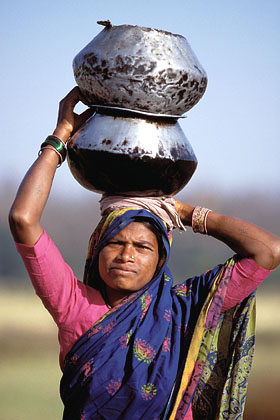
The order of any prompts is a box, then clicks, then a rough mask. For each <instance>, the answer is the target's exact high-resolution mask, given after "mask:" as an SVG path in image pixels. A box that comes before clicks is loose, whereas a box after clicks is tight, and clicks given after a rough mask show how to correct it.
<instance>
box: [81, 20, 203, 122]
mask: <svg viewBox="0 0 280 420" xmlns="http://www.w3.org/2000/svg"><path fill="white" fill-rule="evenodd" d="M105 24H106V27H105V28H104V29H103V30H102V31H101V32H100V33H99V34H98V35H97V36H96V37H95V38H94V39H93V40H92V41H91V42H90V43H89V44H88V45H87V46H86V47H85V48H84V49H83V50H82V51H81V52H80V53H79V54H77V56H76V57H75V58H74V61H73V70H74V76H75V79H76V82H77V84H78V86H79V87H80V89H81V91H82V92H83V93H84V95H85V97H86V98H87V99H88V100H89V102H90V103H92V104H96V103H99V104H103V105H109V106H118V107H122V108H130V109H135V110H139V111H147V112H152V113H157V114H170V115H182V114H183V113H185V112H187V111H188V110H189V109H190V108H192V107H193V106H194V105H195V104H196V103H197V102H198V101H199V100H200V98H201V97H202V96H203V94H204V92H205V89H206V85H207V77H206V73H205V71H204V69H203V68H202V67H201V65H200V63H199V62H198V60H197V58H196V56H195V55H194V53H193V51H192V49H191V47H190V45H189V44H188V42H187V40H186V39H185V38H184V37H183V36H181V35H177V34H172V33H170V32H165V31H161V30H158V29H151V28H144V27H139V26H131V25H120V26H112V25H111V24H110V22H107V23H105Z"/></svg>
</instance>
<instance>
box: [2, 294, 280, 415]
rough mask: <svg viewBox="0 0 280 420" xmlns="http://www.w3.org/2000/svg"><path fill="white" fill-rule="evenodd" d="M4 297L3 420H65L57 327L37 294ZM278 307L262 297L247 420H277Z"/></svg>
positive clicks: (279, 405)
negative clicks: (60, 382) (60, 389)
mask: <svg viewBox="0 0 280 420" xmlns="http://www.w3.org/2000/svg"><path fill="white" fill-rule="evenodd" d="M0 292H1V293H0V335H1V350H0V356H1V357H0V366H1V375H0V420H38V419H40V420H50V419H52V420H55V419H61V417H62V404H61V402H60V398H59V380H60V376H61V372H60V369H59V365H58V344H57V330H56V326H55V325H54V323H53V321H52V319H51V317H50V316H49V314H48V313H47V312H46V310H45V309H44V308H43V306H42V304H41V302H40V301H39V299H38V298H37V297H36V296H35V295H34V293H33V291H31V292H30V291H25V292H18V291H17V292H16V291H13V292H12V291H8V290H5V289H1V290H0ZM279 303H280V298H279V296H278V295H277V293H276V292H275V293H270V294H264V293H263V292H262V293H259V296H258V310H257V326H258V328H257V346H256V355H255V360H254V365H253V371H252V373H251V376H250V381H249V392H248V397H247V405H246V409H245V420H261V419H262V420H264V419H265V420H276V419H278V418H279V413H280V401H279V396H278V394H279V389H280V363H279V354H280V312H279V306H280V305H279ZM147 420H149V419H147Z"/></svg>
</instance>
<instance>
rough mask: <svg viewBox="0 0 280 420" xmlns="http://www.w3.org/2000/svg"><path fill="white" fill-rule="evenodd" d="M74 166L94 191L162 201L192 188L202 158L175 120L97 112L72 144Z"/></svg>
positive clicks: (70, 160)
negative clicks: (156, 198) (152, 197)
mask: <svg viewBox="0 0 280 420" xmlns="http://www.w3.org/2000/svg"><path fill="white" fill-rule="evenodd" d="M68 164H69V167H70V170H71V172H72V174H73V176H74V177H75V179H76V180H77V181H78V182H79V183H80V184H81V185H82V186H83V187H85V188H87V189H89V190H92V191H95V192H98V193H104V192H106V193H108V194H111V195H117V194H134V195H145V196H153V195H154V196H162V195H172V194H176V193H177V192H178V191H180V190H181V189H182V188H183V187H184V186H185V185H186V184H187V183H188V181H189V180H190V178H191V177H192V175H193V173H194V171H195V169H196V166H197V159H196V157H195V154H194V152H193V149H192V147H191V145H190V143H189V142H188V140H187V138H186V136H185V135H184V133H183V131H182V129H181V127H180V125H179V123H178V122H177V121H176V120H174V119H173V120H172V119H164V118H163V119H158V120H157V121H155V120H154V119H150V118H149V117H143V118H132V117H127V116H125V117H124V116H112V115H104V114H99V113H96V114H95V115H94V116H92V117H91V118H90V119H89V120H88V121H87V122H86V123H85V124H84V125H83V127H82V128H81V129H80V130H79V131H77V132H76V133H75V134H74V135H73V137H71V139H70V141H69V142H68Z"/></svg>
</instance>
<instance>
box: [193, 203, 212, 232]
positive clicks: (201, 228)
mask: <svg viewBox="0 0 280 420" xmlns="http://www.w3.org/2000/svg"><path fill="white" fill-rule="evenodd" d="M210 211H211V210H209V209H207V208H204V207H195V209H194V211H193V214H192V229H193V231H194V232H195V233H202V234H203V235H208V232H207V224H206V222H207V216H208V214H209V213H210Z"/></svg>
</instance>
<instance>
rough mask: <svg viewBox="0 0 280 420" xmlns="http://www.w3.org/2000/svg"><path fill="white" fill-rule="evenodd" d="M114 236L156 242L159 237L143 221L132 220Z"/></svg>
mask: <svg viewBox="0 0 280 420" xmlns="http://www.w3.org/2000/svg"><path fill="white" fill-rule="evenodd" d="M114 238H123V239H133V240H135V241H137V240H139V241H145V240H147V241H149V242H156V243H157V237H156V235H155V234H154V233H153V231H152V230H151V229H150V228H149V227H148V226H147V225H146V223H143V222H132V223H130V224H129V225H127V226H126V227H125V228H124V229H122V230H120V231H119V232H118V233H117V234H116V235H115V236H114Z"/></svg>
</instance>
